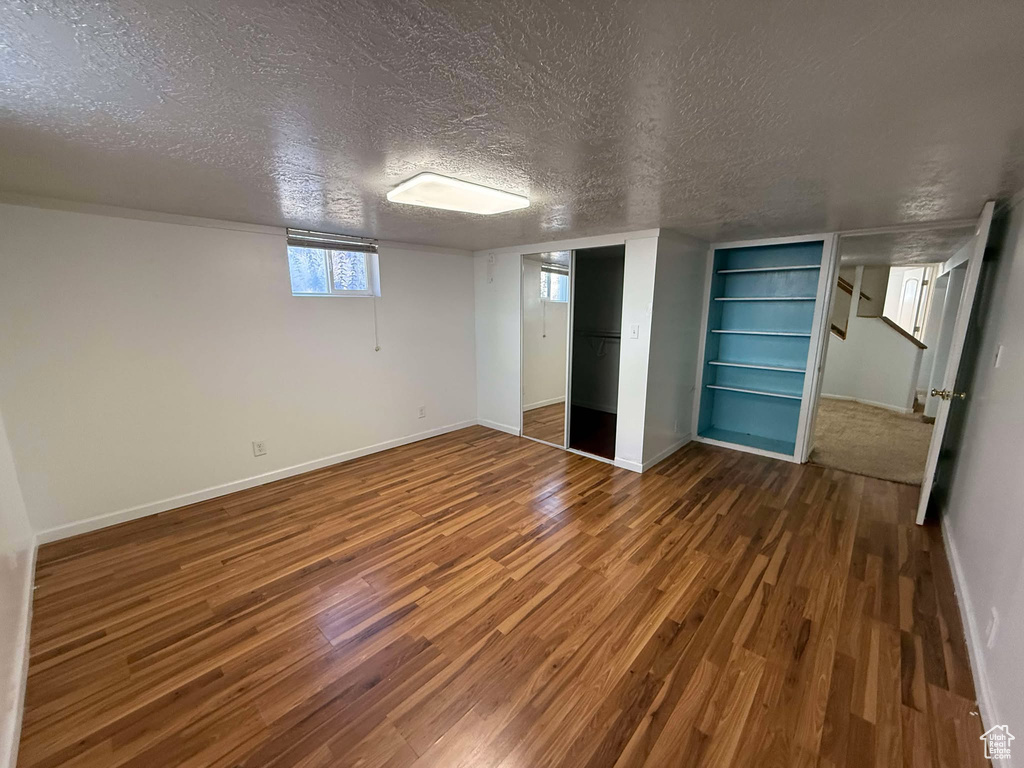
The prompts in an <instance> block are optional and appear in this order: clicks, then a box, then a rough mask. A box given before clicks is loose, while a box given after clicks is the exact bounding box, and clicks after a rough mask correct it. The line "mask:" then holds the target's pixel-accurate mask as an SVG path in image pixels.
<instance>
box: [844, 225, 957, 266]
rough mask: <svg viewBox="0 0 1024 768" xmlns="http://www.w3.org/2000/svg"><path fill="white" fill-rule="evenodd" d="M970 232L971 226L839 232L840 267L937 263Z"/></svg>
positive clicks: (954, 250)
mask: <svg viewBox="0 0 1024 768" xmlns="http://www.w3.org/2000/svg"><path fill="white" fill-rule="evenodd" d="M973 234H974V226H973V225H971V226H966V227H948V228H943V229H931V230H922V231H919V232H887V233H878V234H866V235H843V236H842V237H841V238H840V239H839V258H840V260H841V262H842V264H843V266H844V267H847V266H851V267H855V266H868V265H888V266H905V265H908V264H938V263H939V262H943V261H946V260H947V259H949V258H951V257H952V256H953V254H955V253H956V252H957V251H958V250H960V248H961V246H963V245H965V244H966V243H967V241H968V240H970V238H971V235H973Z"/></svg>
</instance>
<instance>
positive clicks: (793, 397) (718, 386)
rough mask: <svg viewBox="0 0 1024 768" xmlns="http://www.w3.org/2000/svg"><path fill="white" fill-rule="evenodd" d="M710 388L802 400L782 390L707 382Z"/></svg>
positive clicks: (798, 396)
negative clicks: (765, 390) (764, 389)
mask: <svg viewBox="0 0 1024 768" xmlns="http://www.w3.org/2000/svg"><path fill="white" fill-rule="evenodd" d="M706 386H707V388H708V389H724V390H726V391H727V392H745V393H746V394H748V395H764V396H765V397H781V398H783V399H785V400H802V399H803V398H802V397H801V396H800V395H784V394H782V393H781V392H764V391H762V390H760V389H742V388H740V387H723V386H722V385H721V384H707V385H706Z"/></svg>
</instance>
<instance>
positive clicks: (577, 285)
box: [568, 245, 626, 459]
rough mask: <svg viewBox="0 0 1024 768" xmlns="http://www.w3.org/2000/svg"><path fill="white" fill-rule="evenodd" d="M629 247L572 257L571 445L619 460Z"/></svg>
mask: <svg viewBox="0 0 1024 768" xmlns="http://www.w3.org/2000/svg"><path fill="white" fill-rule="evenodd" d="M625 265H626V246H625V245H613V246H606V247H602V248H585V249H581V250H577V251H575V252H574V254H573V273H572V276H573V294H572V295H573V307H572V351H571V365H570V376H569V380H570V388H569V392H570V393H569V399H570V407H569V413H568V416H569V447H570V448H572V449H574V450H577V451H581V452H583V453H588V454H591V455H594V456H600V457H602V458H605V459H614V458H615V434H616V427H617V424H616V420H617V412H618V398H619V353H620V345H621V338H622V285H623V277H624V273H625Z"/></svg>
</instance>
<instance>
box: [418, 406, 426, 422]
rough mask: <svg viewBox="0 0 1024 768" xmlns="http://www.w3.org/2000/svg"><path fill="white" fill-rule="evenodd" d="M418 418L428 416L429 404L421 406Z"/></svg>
mask: <svg viewBox="0 0 1024 768" xmlns="http://www.w3.org/2000/svg"><path fill="white" fill-rule="evenodd" d="M418 418H420V419H425V418H427V406H425V405H421V406H420V412H419V416H418Z"/></svg>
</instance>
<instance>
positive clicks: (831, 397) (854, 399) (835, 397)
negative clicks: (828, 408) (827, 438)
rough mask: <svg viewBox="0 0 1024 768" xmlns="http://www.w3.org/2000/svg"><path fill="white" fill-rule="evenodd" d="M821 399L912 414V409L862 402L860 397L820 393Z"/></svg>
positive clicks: (888, 404) (889, 404) (871, 401)
mask: <svg viewBox="0 0 1024 768" xmlns="http://www.w3.org/2000/svg"><path fill="white" fill-rule="evenodd" d="M821 397H827V398H828V399H829V400H848V401H850V402H853V403H860V404H861V405H873V406H875V408H885V410H887V411H895V412H896V413H902V414H904V415H906V414H912V413H913V412H914V409H913V408H901V407H900V406H898V405H892V404H891V403H879V402H876V401H874V400H864V399H863V398H860V397H848V396H846V395H826V394H825V393H824V392H822V393H821Z"/></svg>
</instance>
